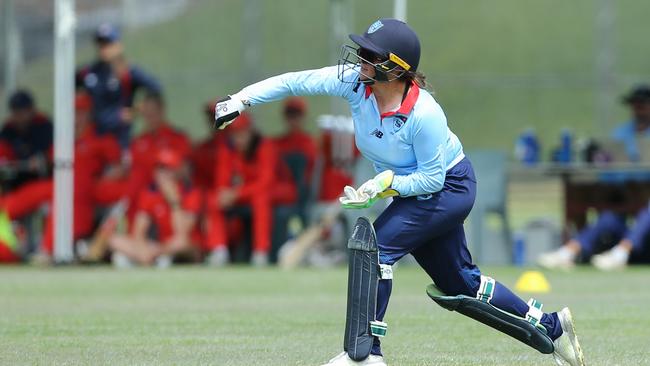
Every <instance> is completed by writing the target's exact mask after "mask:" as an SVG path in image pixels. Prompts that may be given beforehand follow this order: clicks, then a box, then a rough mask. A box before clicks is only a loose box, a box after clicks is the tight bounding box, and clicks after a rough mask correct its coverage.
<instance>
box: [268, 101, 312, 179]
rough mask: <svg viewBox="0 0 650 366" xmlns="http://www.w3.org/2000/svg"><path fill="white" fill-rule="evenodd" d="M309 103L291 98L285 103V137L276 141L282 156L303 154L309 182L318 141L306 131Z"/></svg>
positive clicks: (280, 137)
mask: <svg viewBox="0 0 650 366" xmlns="http://www.w3.org/2000/svg"><path fill="white" fill-rule="evenodd" d="M306 115H307V101H305V99H303V98H302V97H290V98H288V99H287V100H286V101H285V103H284V110H283V117H284V120H285V122H286V125H287V131H286V132H285V134H284V135H282V136H279V137H277V138H276V139H275V144H276V146H277V147H278V152H279V153H280V156H282V157H285V156H288V155H290V154H301V155H302V156H304V157H305V158H306V160H307V171H306V177H307V181H309V180H310V179H311V175H312V172H313V170H314V164H315V162H316V154H317V150H318V149H317V147H316V140H315V139H314V138H313V137H312V136H311V135H310V134H309V133H307V132H306V131H305V117H306Z"/></svg>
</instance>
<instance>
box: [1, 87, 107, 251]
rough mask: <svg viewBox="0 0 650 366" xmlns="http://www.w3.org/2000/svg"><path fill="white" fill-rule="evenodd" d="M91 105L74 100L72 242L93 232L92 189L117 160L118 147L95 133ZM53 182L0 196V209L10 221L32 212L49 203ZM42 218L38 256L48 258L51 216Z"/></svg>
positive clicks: (82, 96)
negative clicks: (42, 225) (40, 253)
mask: <svg viewBox="0 0 650 366" xmlns="http://www.w3.org/2000/svg"><path fill="white" fill-rule="evenodd" d="M91 109H92V102H91V100H90V98H89V97H88V96H87V95H85V94H79V95H77V96H76V98H75V150H74V160H75V163H74V208H73V209H74V225H73V237H74V239H75V240H78V239H80V238H83V237H86V236H88V235H89V234H90V233H91V232H92V229H93V224H94V222H93V221H94V210H95V204H96V203H95V200H94V194H93V191H94V190H93V186H94V185H95V183H96V181H97V180H98V179H99V178H100V177H101V176H102V175H103V173H104V172H105V171H106V170H107V169H110V168H111V166H113V165H114V164H118V163H119V161H120V147H119V145H118V143H117V140H116V139H115V138H114V137H112V136H109V135H105V136H99V135H97V134H96V133H95V128H94V124H93V122H92V121H91V119H90V118H91V114H90V113H91ZM53 189H54V183H53V181H52V179H43V180H37V181H33V182H30V183H27V184H25V185H24V186H22V187H20V188H19V189H17V190H16V191H13V192H11V193H10V194H7V195H5V196H3V197H0V209H1V210H4V212H6V214H8V216H9V217H10V218H11V219H19V218H21V217H24V216H26V215H28V214H31V213H33V212H34V211H35V210H37V209H38V208H39V207H41V206H42V205H44V204H47V203H51V201H52V194H53ZM51 212H52V211H50V214H49V215H48V216H47V217H46V222H45V230H44V233H43V245H42V254H43V255H44V259H48V258H49V256H50V255H51V254H52V250H53V229H54V226H53V225H54V224H55V222H54V217H53V216H52V214H51Z"/></svg>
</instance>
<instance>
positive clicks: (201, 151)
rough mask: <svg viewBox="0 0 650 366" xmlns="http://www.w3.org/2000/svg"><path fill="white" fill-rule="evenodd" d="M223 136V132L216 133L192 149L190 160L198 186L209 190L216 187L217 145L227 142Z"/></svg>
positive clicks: (195, 182)
mask: <svg viewBox="0 0 650 366" xmlns="http://www.w3.org/2000/svg"><path fill="white" fill-rule="evenodd" d="M223 136H224V135H223V134H214V135H213V136H212V137H210V138H209V139H207V140H205V141H203V142H202V143H200V144H197V145H196V146H194V148H193V149H192V155H191V157H190V160H191V162H192V167H193V170H192V174H193V181H194V184H196V186H197V187H198V188H201V189H203V190H206V191H207V190H211V189H213V188H214V187H215V182H214V176H215V173H214V170H215V167H216V166H217V146H220V145H221V144H223V143H225V139H224V138H223Z"/></svg>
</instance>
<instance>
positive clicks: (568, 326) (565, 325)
mask: <svg viewBox="0 0 650 366" xmlns="http://www.w3.org/2000/svg"><path fill="white" fill-rule="evenodd" d="M565 309H566V311H565V310H563V311H561V312H560V313H559V314H562V315H561V316H559V318H560V325H561V326H562V329H563V330H564V331H565V332H568V333H569V341H571V346H572V347H573V351H574V352H576V353H577V356H578V357H577V358H578V362H579V363H580V366H585V357H584V354H583V353H582V347H580V342H578V336H577V335H576V328H575V325H574V323H573V315H571V310H569V308H565Z"/></svg>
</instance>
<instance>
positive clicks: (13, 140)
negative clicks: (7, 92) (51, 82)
mask: <svg viewBox="0 0 650 366" xmlns="http://www.w3.org/2000/svg"><path fill="white" fill-rule="evenodd" d="M8 106H9V111H10V115H9V117H8V118H7V120H6V121H5V123H4V125H3V126H2V130H0V164H4V165H8V166H9V167H10V169H14V170H15V172H16V174H15V178H14V179H12V180H11V181H5V182H3V183H4V184H3V185H4V188H5V189H6V190H11V189H14V188H16V187H18V186H19V185H21V184H23V183H26V182H28V181H30V180H34V179H36V178H39V177H41V178H42V177H43V176H46V175H48V173H49V169H48V168H49V163H48V159H47V156H48V153H49V151H50V148H51V147H52V139H53V127H52V122H51V121H50V119H49V118H48V117H47V116H46V115H45V114H43V113H41V112H39V111H38V110H37V109H36V105H35V103H34V98H33V97H32V95H31V93H30V92H28V91H26V90H19V91H16V92H15V93H13V94H12V95H11V96H10V97H9V102H8Z"/></svg>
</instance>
